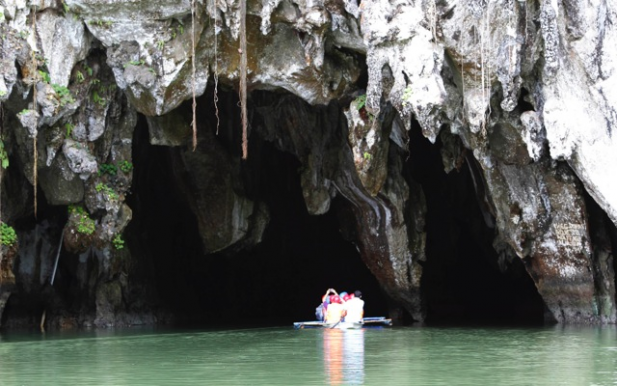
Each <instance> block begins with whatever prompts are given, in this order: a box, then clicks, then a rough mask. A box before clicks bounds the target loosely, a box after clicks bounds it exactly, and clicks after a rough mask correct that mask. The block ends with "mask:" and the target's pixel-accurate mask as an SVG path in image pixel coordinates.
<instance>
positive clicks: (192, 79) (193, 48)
mask: <svg viewBox="0 0 617 386" xmlns="http://www.w3.org/2000/svg"><path fill="white" fill-rule="evenodd" d="M191 26H192V27H191V43H192V46H191V55H192V60H191V62H192V65H193V67H192V76H191V87H192V88H193V123H192V126H193V151H195V149H196V148H197V113H196V111H197V102H196V99H195V59H196V58H195V0H192V1H191Z"/></svg>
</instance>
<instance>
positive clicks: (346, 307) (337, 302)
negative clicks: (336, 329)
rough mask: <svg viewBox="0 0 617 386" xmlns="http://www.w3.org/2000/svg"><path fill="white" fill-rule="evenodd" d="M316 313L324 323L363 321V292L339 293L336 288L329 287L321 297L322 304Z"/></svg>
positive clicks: (318, 318)
mask: <svg viewBox="0 0 617 386" xmlns="http://www.w3.org/2000/svg"><path fill="white" fill-rule="evenodd" d="M315 314H316V316H317V320H319V321H320V322H324V323H340V322H342V321H344V322H352V323H357V322H362V319H363V318H364V300H362V292H360V291H355V292H354V293H351V294H348V293H347V292H341V293H340V294H338V293H337V292H336V290H335V289H334V288H328V291H326V293H325V295H324V296H322V298H321V304H320V305H319V306H318V307H317V309H316V311H315Z"/></svg>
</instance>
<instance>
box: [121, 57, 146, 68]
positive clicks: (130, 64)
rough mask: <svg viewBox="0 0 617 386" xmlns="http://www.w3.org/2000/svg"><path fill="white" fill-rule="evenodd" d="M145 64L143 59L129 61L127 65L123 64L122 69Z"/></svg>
mask: <svg viewBox="0 0 617 386" xmlns="http://www.w3.org/2000/svg"><path fill="white" fill-rule="evenodd" d="M145 63H146V62H145V61H144V60H143V59H139V60H131V61H130V62H128V63H124V66H123V67H124V68H127V67H128V66H142V65H144V64H145Z"/></svg>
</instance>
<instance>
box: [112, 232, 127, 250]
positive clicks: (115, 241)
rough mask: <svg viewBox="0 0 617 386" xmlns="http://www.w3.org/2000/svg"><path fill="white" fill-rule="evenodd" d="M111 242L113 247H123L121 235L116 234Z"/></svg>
mask: <svg viewBox="0 0 617 386" xmlns="http://www.w3.org/2000/svg"><path fill="white" fill-rule="evenodd" d="M112 243H113V244H114V248H116V249H118V250H120V249H124V240H123V239H122V236H121V235H119V234H117V235H116V236H115V237H114V238H113V240H112Z"/></svg>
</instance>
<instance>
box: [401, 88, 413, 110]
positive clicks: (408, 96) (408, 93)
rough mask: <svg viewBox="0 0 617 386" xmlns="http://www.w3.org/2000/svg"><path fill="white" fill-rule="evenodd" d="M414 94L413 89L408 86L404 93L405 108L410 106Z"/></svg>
mask: <svg viewBox="0 0 617 386" xmlns="http://www.w3.org/2000/svg"><path fill="white" fill-rule="evenodd" d="M412 94H413V90H412V89H411V86H407V87H406V88H405V91H403V107H407V105H409V101H410V99H411V95H412Z"/></svg>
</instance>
